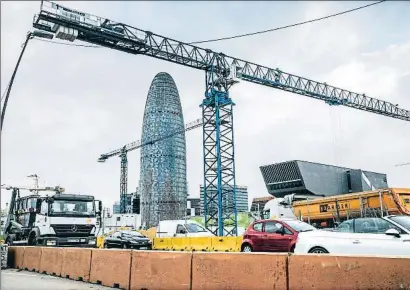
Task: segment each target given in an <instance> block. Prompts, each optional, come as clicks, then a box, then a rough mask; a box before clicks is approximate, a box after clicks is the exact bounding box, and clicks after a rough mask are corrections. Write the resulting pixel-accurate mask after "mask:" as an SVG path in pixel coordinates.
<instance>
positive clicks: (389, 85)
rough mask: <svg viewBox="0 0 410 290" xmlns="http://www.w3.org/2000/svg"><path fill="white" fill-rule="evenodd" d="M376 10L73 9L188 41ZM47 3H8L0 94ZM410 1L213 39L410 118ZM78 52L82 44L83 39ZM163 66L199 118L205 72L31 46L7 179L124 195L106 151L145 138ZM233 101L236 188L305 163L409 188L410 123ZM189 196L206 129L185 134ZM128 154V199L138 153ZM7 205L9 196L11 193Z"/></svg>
mask: <svg viewBox="0 0 410 290" xmlns="http://www.w3.org/2000/svg"><path fill="white" fill-rule="evenodd" d="M364 3H368V2H353V1H349V2H307V1H306V2H155V1H153V2H97V1H96V2H69V3H66V4H65V5H66V6H68V7H71V8H74V9H79V10H82V11H84V12H88V13H91V14H95V15H99V16H102V17H106V18H110V19H112V20H117V21H121V22H124V23H127V24H130V25H132V26H135V27H138V28H141V29H145V30H149V31H153V32H155V33H157V34H161V35H165V36H168V37H172V38H174V39H178V40H181V41H187V42H189V41H195V40H202V39H208V38H214V37H223V36H230V35H234V34H239V33H245V32H253V31H257V30H263V29H267V28H273V27H277V26H281V25H286V24H290V23H294V22H299V21H303V20H308V19H312V18H315V17H320V16H324V15H327V14H331V13H334V12H339V11H341V10H345V9H349V8H354V7H357V6H360V5H363V4H364ZM39 6H40V1H38V2H34V1H33V2H4V1H2V2H1V91H2V92H3V91H4V89H5V87H6V84H7V83H8V81H9V79H10V77H11V74H12V72H13V68H14V65H15V63H16V61H17V58H18V55H19V53H20V51H21V44H22V43H23V41H24V38H25V35H26V32H27V31H29V30H30V29H32V18H33V15H34V14H35V13H37V12H38V11H39ZM408 15H410V3H409V2H406V1H401V2H399V1H397V2H387V3H382V4H380V5H376V6H373V7H371V8H368V9H364V10H361V11H357V12H353V13H350V14H347V15H344V16H340V17H336V18H333V19H329V20H325V21H321V22H318V23H313V24H308V25H304V26H303V27H296V28H291V29H287V30H283V31H278V32H273V33H268V34H263V35H259V36H253V37H248V38H243V39H237V40H230V41H224V42H217V43H209V44H205V45H204V47H207V48H210V49H213V50H215V51H218V52H219V51H221V52H224V53H225V54H228V55H232V56H236V57H240V58H242V59H246V60H249V61H253V62H256V63H259V64H263V65H266V66H270V67H273V68H276V67H279V68H280V69H282V70H283V71H286V72H289V73H294V74H297V75H301V76H304V77H309V78H311V79H314V80H317V81H326V82H327V83H328V84H332V85H336V86H339V87H342V88H345V89H350V90H353V91H356V92H358V93H366V94H367V95H369V96H373V97H377V98H381V99H384V100H388V101H391V102H393V103H397V104H399V105H400V106H401V107H403V108H406V109H410V97H409V91H410V30H409V27H410V18H409V17H408ZM76 43H78V44H81V43H80V42H76ZM160 71H165V72H168V73H170V74H171V75H172V76H173V78H174V80H175V82H176V84H177V87H178V89H179V92H180V96H181V102H182V108H183V113H184V119H185V121H186V122H189V121H191V120H194V119H196V118H198V117H200V115H201V109H200V108H199V104H200V103H201V100H202V99H203V96H204V73H203V72H202V71H196V70H193V69H190V68H185V67H182V66H179V65H175V64H171V63H167V62H165V61H161V60H156V59H151V58H149V57H146V56H134V55H129V54H125V53H122V52H118V51H114V50H109V49H106V48H97V49H96V48H84V47H71V46H63V45H58V44H50V43H45V42H41V41H38V40H33V41H31V42H30V43H29V45H28V47H27V50H26V53H25V55H24V59H23V61H22V63H21V66H20V69H19V72H18V75H17V77H16V80H15V83H14V87H13V91H12V94H11V98H10V101H9V105H8V108H7V114H6V121H5V123H4V127H3V130H4V131H3V133H2V147H1V151H2V152H1V153H2V155H1V183H2V184H4V183H6V184H12V185H29V181H28V179H27V178H26V176H27V175H29V174H33V173H37V174H38V175H39V176H40V178H41V179H40V184H41V185H44V183H46V185H49V186H54V185H57V184H59V185H61V186H63V187H65V188H66V189H67V192H80V193H84V194H94V195H95V196H96V197H97V198H100V199H102V200H103V202H104V205H105V206H109V207H111V206H112V203H113V202H114V201H116V200H119V171H120V160H119V158H112V159H110V160H108V161H107V162H106V163H105V164H100V163H97V158H98V156H99V154H101V153H105V152H107V151H110V150H112V149H116V148H118V147H121V146H122V145H123V144H125V143H128V142H131V141H134V140H136V139H139V138H140V137H141V127H142V118H143V111H144V105H145V99H146V96H147V93H148V89H149V86H150V83H151V81H152V79H153V77H154V76H155V74H157V73H158V72H160ZM231 96H232V97H233V99H234V100H235V102H236V104H237V105H236V107H235V111H234V119H235V142H236V145H235V153H236V173H237V175H236V180H237V184H240V185H247V186H248V187H249V195H250V197H258V196H265V195H267V191H266V188H265V186H264V183H263V179H262V176H261V173H260V170H259V166H261V165H266V164H270V163H275V162H281V161H287V160H293V159H301V160H308V161H312V162H320V163H327V164H334V165H341V166H346V167H352V168H361V169H364V170H369V171H375V172H383V173H387V175H388V182H389V185H390V186H394V187H410V166H402V167H395V166H394V165H395V164H398V163H403V162H410V151H409V148H410V146H409V144H410V123H409V122H404V121H400V120H396V119H392V118H387V117H382V116H378V115H373V114H370V113H366V112H362V111H357V110H354V109H349V108H342V107H329V106H328V105H326V104H324V103H322V102H320V101H317V100H311V99H309V98H307V97H303V96H298V95H294V94H291V93H287V92H282V91H280V90H275V89H272V88H265V87H262V86H258V85H255V84H250V83H245V82H242V83H240V84H238V85H236V86H235V87H234V88H233V89H232V92H231ZM186 139H187V162H188V164H187V166H188V182H189V193H190V194H191V195H199V184H201V183H202V182H203V156H202V132H201V129H196V130H194V131H190V132H188V133H187V138H186ZM128 157H129V190H130V191H132V190H133V189H135V187H136V186H137V184H138V178H139V165H140V162H139V157H140V156H139V151H136V152H132V153H130V154H129V155H128ZM1 195H2V202H1V203H2V206H3V205H4V204H5V202H8V200H9V196H10V194H9V192H7V191H3V190H2V192H1Z"/></svg>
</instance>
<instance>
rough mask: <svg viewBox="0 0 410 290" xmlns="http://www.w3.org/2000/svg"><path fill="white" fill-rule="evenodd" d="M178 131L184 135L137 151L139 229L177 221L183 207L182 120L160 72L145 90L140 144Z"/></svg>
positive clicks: (171, 87)
mask: <svg viewBox="0 0 410 290" xmlns="http://www.w3.org/2000/svg"><path fill="white" fill-rule="evenodd" d="M178 130H182V131H183V132H184V133H181V134H177V135H174V136H172V137H170V138H166V139H163V140H161V141H158V142H155V143H153V144H148V145H146V146H143V147H141V163H140V164H141V169H140V183H139V192H140V194H141V215H142V216H141V225H142V226H143V227H146V228H150V227H154V226H157V225H158V222H159V221H160V220H169V219H181V218H183V217H184V216H185V215H186V207H187V196H188V190H187V177H186V141H185V131H184V117H183V115H182V107H181V102H180V99H179V94H178V89H177V87H176V85H175V82H174V80H173V78H172V77H171V76H170V75H169V74H168V73H164V72H161V73H158V74H157V75H156V76H155V77H154V79H153V81H152V83H151V86H150V88H149V92H148V96H147V101H146V103H145V111H144V119H143V124H142V136H141V142H142V144H144V143H145V142H149V141H152V140H156V139H158V138H162V137H166V136H168V135H170V134H172V133H174V132H175V131H178Z"/></svg>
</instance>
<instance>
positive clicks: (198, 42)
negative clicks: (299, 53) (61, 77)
mask: <svg viewBox="0 0 410 290" xmlns="http://www.w3.org/2000/svg"><path fill="white" fill-rule="evenodd" d="M382 2H386V0H381V1H378V2H374V3H370V4H366V5H363V6H359V7H356V8H353V9H349V10H345V11H341V12H338V13H334V14H330V15H327V16H323V17H319V18H315V19H311V20H306V21H302V22H298V23H294V24H289V25H285V26H280V27H276V28H271V29H266V30H262V31H256V32H250V33H244V34H239V35H234V36H227V37H221V38H214V39H208V40H199V41H193V42H188V43H187V44H200V43H210V42H217V41H222V40H231V39H235V38H242V37H246V36H253V35H257V34H263V33H268V32H273V31H277V30H283V29H286V28H291V27H295V26H300V25H304V24H308V23H312V22H318V21H321V20H325V19H329V18H332V17H336V16H340V15H343V14H347V13H350V12H354V11H357V10H361V9H364V8H367V7H370V6H374V5H377V4H380V3H382ZM34 39H36V40H39V41H44V42H50V43H56V44H62V45H67V46H82V47H89V48H102V46H98V45H84V44H71V43H63V42H57V41H52V40H46V39H42V38H34Z"/></svg>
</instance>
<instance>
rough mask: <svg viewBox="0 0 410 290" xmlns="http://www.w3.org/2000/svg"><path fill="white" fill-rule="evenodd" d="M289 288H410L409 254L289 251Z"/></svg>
mask: <svg viewBox="0 0 410 290" xmlns="http://www.w3.org/2000/svg"><path fill="white" fill-rule="evenodd" d="M288 267H289V276H288V278H289V289H292V290H293V289H295V290H298V289H410V258H404V257H402V258H398V257H365V256H362V257H351V256H350V257H349V256H328V255H292V256H290V257H289V264H288Z"/></svg>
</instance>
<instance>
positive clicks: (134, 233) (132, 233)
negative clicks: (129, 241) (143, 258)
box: [122, 231, 145, 238]
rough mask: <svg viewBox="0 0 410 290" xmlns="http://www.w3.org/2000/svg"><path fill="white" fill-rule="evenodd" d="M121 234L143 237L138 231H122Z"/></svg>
mask: <svg viewBox="0 0 410 290" xmlns="http://www.w3.org/2000/svg"><path fill="white" fill-rule="evenodd" d="M122 234H123V235H125V236H128V237H138V238H145V236H144V235H143V234H141V233H140V232H133V231H129V232H122Z"/></svg>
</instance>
